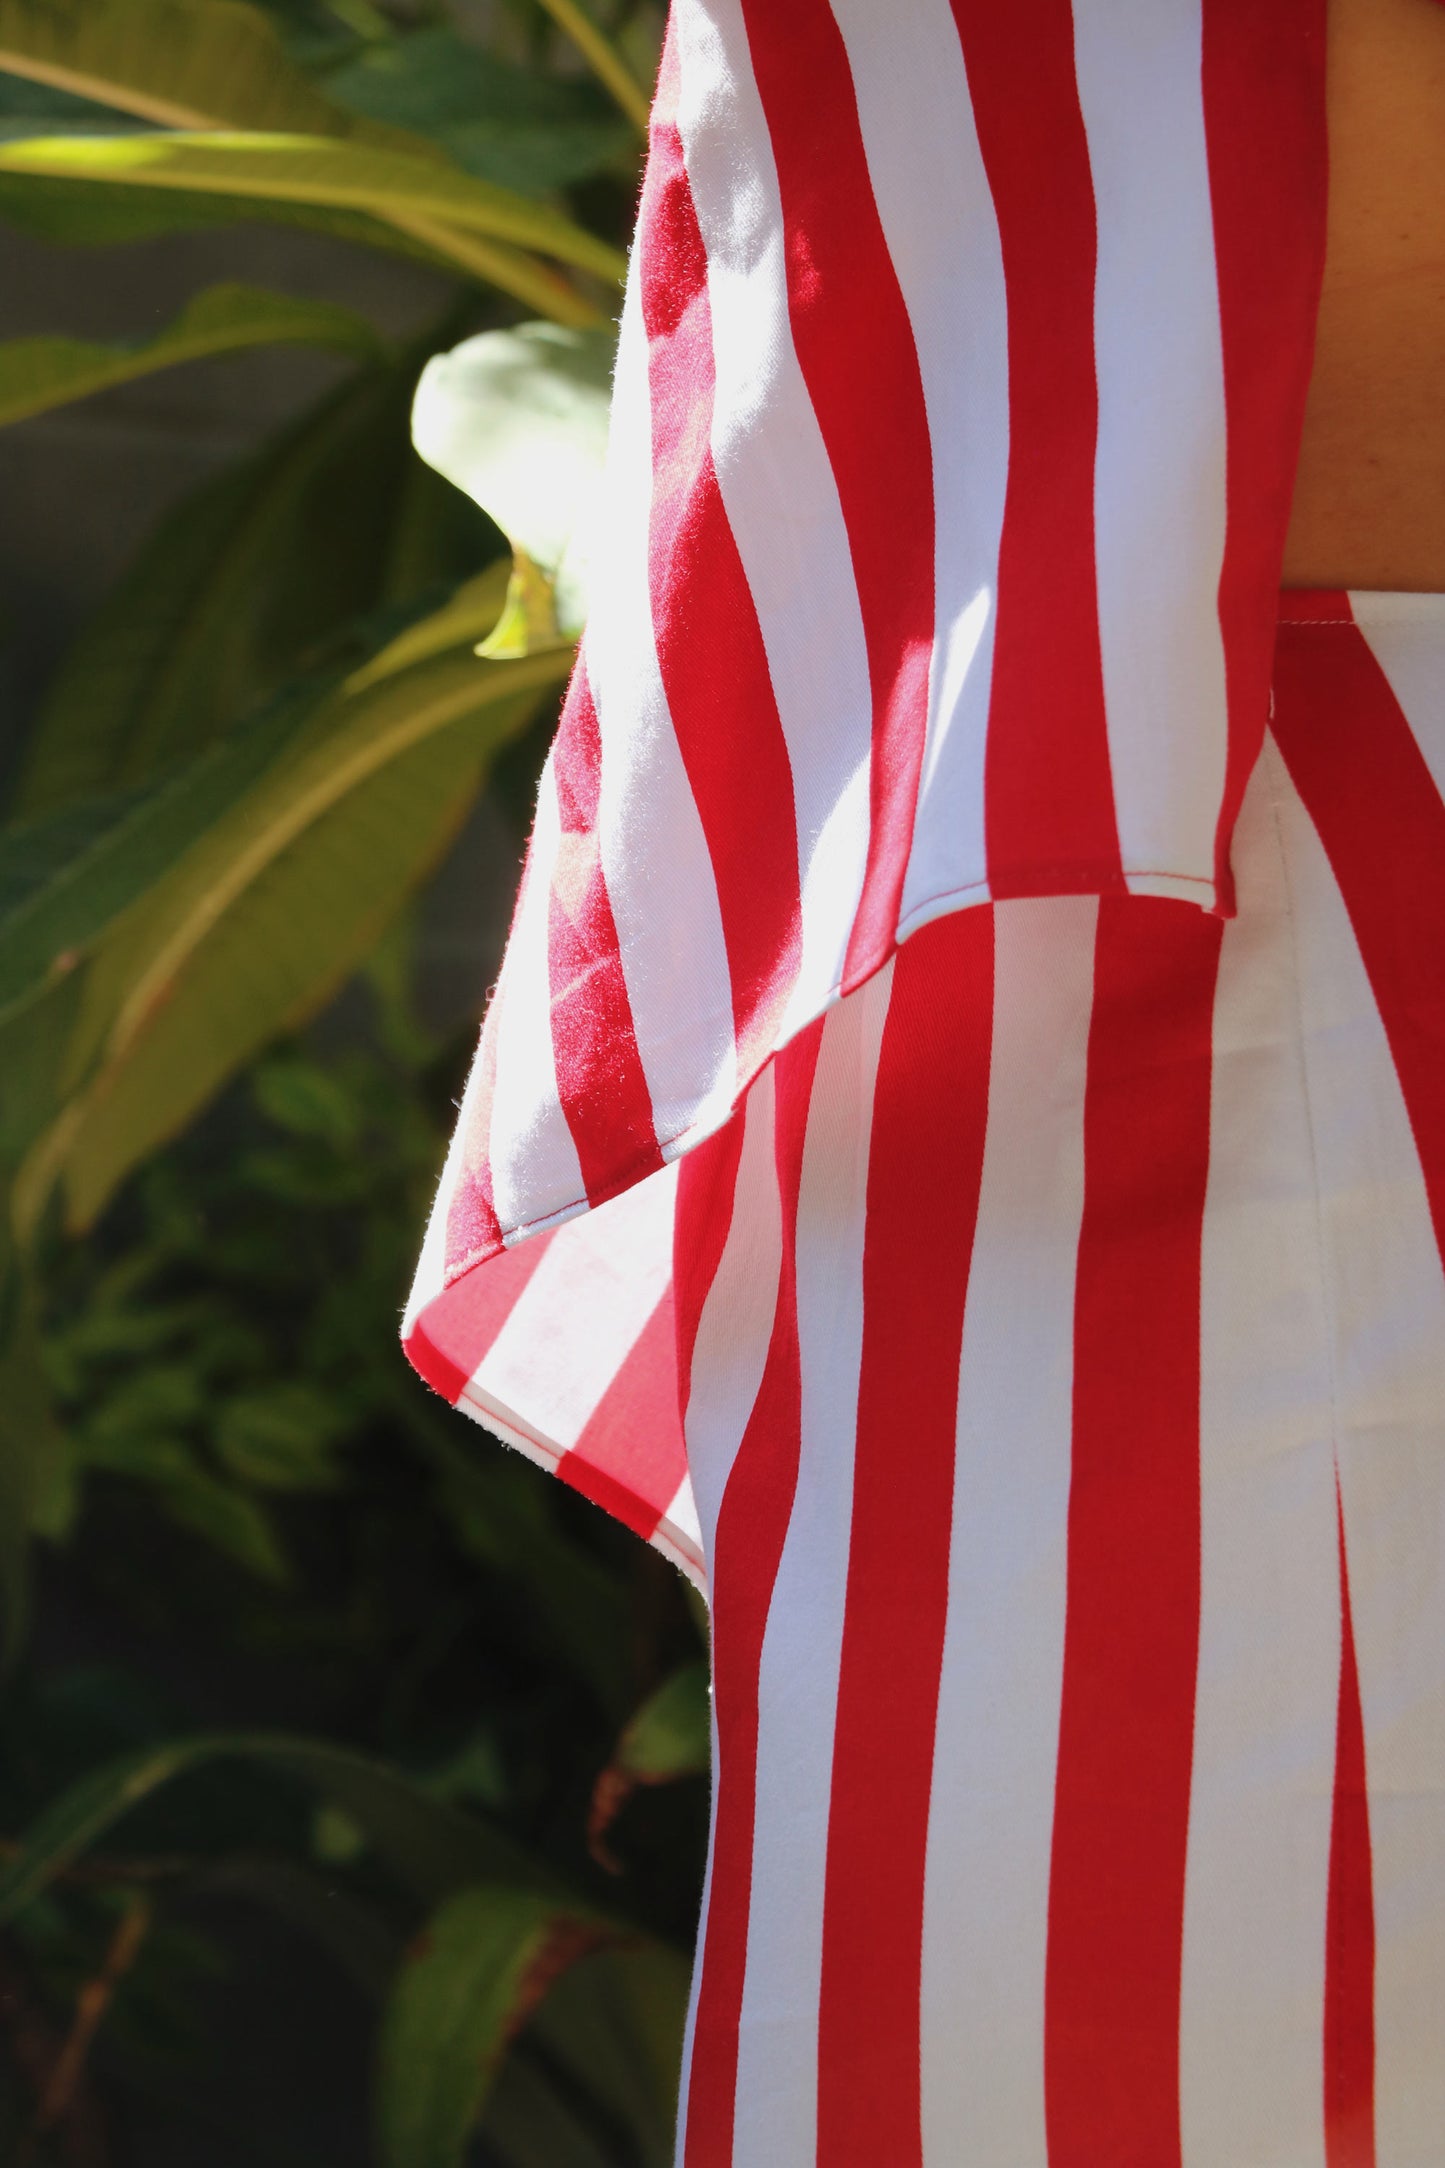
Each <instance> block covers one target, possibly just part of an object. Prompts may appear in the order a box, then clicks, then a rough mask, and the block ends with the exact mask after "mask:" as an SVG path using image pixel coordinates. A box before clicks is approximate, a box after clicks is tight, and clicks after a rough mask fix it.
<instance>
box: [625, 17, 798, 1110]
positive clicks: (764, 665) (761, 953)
mask: <svg viewBox="0 0 1445 2168" xmlns="http://www.w3.org/2000/svg"><path fill="white" fill-rule="evenodd" d="M676 78H677V67H676V60H675V55H674V52H673V46H672V40H671V38H669V40H668V45H667V48H666V50H665V51H664V54H663V65H662V81H661V84H660V86H659V91H658V102H657V105H656V106H655V107H654V110H653V120H652V147H651V152H650V155H649V157H648V162H647V179H646V183H645V185H644V187H643V191H642V209H641V214H640V217H639V222H638V261H639V263H640V265H641V287H642V315H643V321H644V323H645V325H646V327H647V339H648V383H649V388H650V392H651V400H652V465H653V475H652V515H651V529H650V537H649V573H650V583H651V593H652V620H653V631H654V636H655V639H656V643H657V660H658V667H659V669H660V671H661V674H662V683H663V689H664V691H665V693H666V695H667V704H668V708H669V711H670V713H671V716H672V725H673V729H674V731H675V733H676V736H677V743H678V748H679V750H680V752H681V755H682V760H683V765H684V767H685V768H686V770H687V779H688V782H689V784H690V785H691V787H692V794H693V797H694V798H695V800H696V801H697V809H698V814H699V817H700V819H701V822H702V828H703V833H704V835H705V836H706V838H707V841H708V846H709V849H710V851H711V853H712V862H713V873H714V877H715V879H716V881H717V891H718V905H719V908H720V910H721V913H722V927H723V938H724V940H725V942H726V945H727V954H728V964H729V967H730V971H731V976H732V991H733V1020H734V1029H735V1031H736V1034H737V1042H738V1049H739V1054H740V1058H741V1062H742V1067H743V1069H744V1072H745V1073H746V1072H747V1071H749V1070H750V1069H753V1068H755V1067H756V1066H757V1064H758V1062H759V1061H761V1060H762V1059H763V1058H764V1056H765V1055H766V1054H768V1053H770V1052H771V1051H772V1047H773V1044H774V1041H775V1038H776V1027H777V1022H778V1018H779V1016H780V1014H781V1010H782V1007H783V1005H784V1003H785V1002H786V1000H787V996H788V993H789V991H790V989H791V986H792V982H793V979H794V977H795V976H796V973H797V961H798V948H799V939H800V916H801V901H802V899H801V889H800V883H799V876H798V843H797V831H796V826H795V821H794V813H793V775H792V768H791V766H790V764H789V760H788V749H787V743H786V740H785V739H784V737H783V730H782V724H781V722H780V721H779V718H778V710H777V703H776V702H775V700H774V698H773V688H772V680H771V678H770V676H769V674H768V659H767V655H766V653H765V651H764V648H763V636H762V631H761V628H760V626H759V624H758V614H757V611H756V609H755V607H754V605H753V598H752V592H751V590H750V589H749V587H748V583H747V578H746V576H745V574H744V572H743V566H742V559H741V558H740V557H739V555H738V550H737V544H736V542H735V541H734V539H733V533H732V528H731V527H730V526H729V524H728V517H727V513H726V511H725V509H724V507H723V501H722V493H721V491H720V490H719V488H718V481H717V474H716V472H715V470H714V467H713V456H712V446H711V442H710V436H711V430H712V413H713V391H714V381H713V358H712V314H711V310H710V308H709V305H708V295H707V256H706V253H705V251H704V248H703V240H702V233H701V231H700V229H699V227H698V222H697V213H696V210H695V208H694V206H693V200H692V191H691V188H690V187H689V185H688V179H687V172H686V168H685V167H684V164H683V152H682V139H681V137H680V136H679V134H678V131H677V128H676V125H675V124H674V121H673V118H672V115H673V112H674V110H675V106H676ZM663 907H664V908H665V907H666V906H665V904H664V906H663Z"/></svg>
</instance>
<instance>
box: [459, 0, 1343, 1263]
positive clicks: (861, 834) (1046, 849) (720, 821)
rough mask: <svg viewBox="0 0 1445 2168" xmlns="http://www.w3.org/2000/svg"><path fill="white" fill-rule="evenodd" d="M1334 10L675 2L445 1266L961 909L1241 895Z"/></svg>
mask: <svg viewBox="0 0 1445 2168" xmlns="http://www.w3.org/2000/svg"><path fill="white" fill-rule="evenodd" d="M1322 26H1323V0H1271V5H1270V6H1269V7H1268V8H1261V7H1259V6H1257V5H1256V4H1254V0H1076V4H1075V5H1074V6H1073V7H1072V9H1071V7H1070V5H1069V4H1068V0H1016V4H1012V5H1010V6H1009V7H1007V8H1001V7H998V6H995V5H991V4H983V0H951V4H950V0H902V4H901V5H897V6H890V7H887V8H881V7H879V6H877V5H876V4H875V0H831V4H830V0H676V5H675V6H674V8H673V11H672V17H671V22H670V26H669V31H668V40H667V46H666V50H665V53H664V58H663V70H662V80H661V83H660V86H659V91H658V98H657V105H656V109H655V117H654V124H653V132H652V147H651V154H650V158H649V162H648V170H647V179H646V185H645V187H644V190H643V198H642V208H641V215H640V219H639V225H638V233H637V241H636V247H635V250H634V254H633V260H632V267H631V277H630V282H629V286H628V292H627V298H626V306H625V309H624V314H623V320H622V331H621V343H620V348H619V354H618V361H617V377H616V387H615V397H614V404H613V416H612V432H611V444H610V453H609V462H608V473H607V480H606V485H605V491H604V497H605V505H606V514H605V520H604V524H603V530H602V532H603V536H604V540H603V543H602V546H600V547H599V549H598V550H597V551H596V552H595V556H596V558H597V560H598V561H599V565H600V570H599V574H598V578H597V581H596V584H595V586H594V593H593V598H592V612H591V618H590V622H589V625H588V629H587V633H586V638H585V641H584V647H583V653H582V656H581V658H580V660H579V664H578V668H577V672H576V676H575V679H574V682H573V684H572V687H571V690H570V693H569V696H568V700H567V705H566V710H565V713H564V717H563V721H562V726H561V730H560V733H559V736H558V739H557V743H556V745H555V747H554V749H553V753H552V756H551V759H550V760H549V763H548V766H547V770H546V773H545V775H544V777H543V780H542V787H541V794H540V799H539V803H538V809H537V822H536V830H535V833H534V836H533V839H532V845H531V850H530V855H529V860H528V866H527V872H526V878H525V881H524V884H523V888H522V893H521V897H520V899H519V903H518V907H517V916H516V920H515V925H514V929H513V934H512V941H511V947H510V950H509V953H508V956H507V960H506V963H505V966H504V969H503V973H502V978H501V982H500V986H499V990H498V994H497V998H496V1000H495V1001H494V1003H493V1005H492V1008H491V1012H490V1014H489V1017H488V1020H487V1026H486V1034H485V1040H484V1045H483V1050H482V1055H481V1058H480V1060H479V1063H478V1066H477V1071H476V1076H475V1080H474V1086H473V1089H472V1090H471V1091H470V1092H469V1094H468V1096H467V1101H466V1104H465V1107H464V1110H463V1116H462V1124H461V1129H460V1132H459V1137H458V1146H457V1152H456V1155H455V1157H454V1160H453V1162H452V1164H451V1166H450V1167H449V1169H448V1173H447V1182H446V1196H445V1211H446V1215H447V1225H446V1227H445V1229H444V1231H443V1233H442V1234H441V1235H440V1236H439V1237H438V1240H437V1243H436V1245H435V1251H434V1254H433V1255H431V1256H430V1257H429V1260H428V1269H429V1272H430V1274H431V1278H430V1280H429V1281H428V1283H427V1284H428V1287H429V1288H430V1289H433V1290H434V1289H435V1287H436V1286H439V1285H440V1284H441V1283H442V1282H443V1281H445V1280H452V1279H456V1278H457V1277H459V1276H461V1275H462V1274H464V1273H466V1272H467V1271H469V1270H470V1269H471V1267H472V1266H473V1265H475V1264H477V1263H479V1262H482V1261H484V1260H485V1259H486V1258H488V1257H489V1256H491V1255H493V1254H495V1252H496V1251H497V1250H499V1249H500V1248H502V1247H503V1246H504V1245H506V1244H510V1243H511V1242H513V1241H515V1240H517V1239H520V1238H521V1237H523V1236H525V1235H528V1234H530V1233H532V1232H534V1231H536V1230H537V1229H539V1228H545V1227H548V1226H552V1225H555V1224H557V1223H559V1222H560V1221H562V1220H564V1219H566V1218H568V1217H570V1216H572V1215H573V1214H575V1213H577V1212H580V1211H582V1210H584V1209H585V1208H586V1207H587V1206H588V1205H589V1204H591V1205H596V1204H599V1203H601V1202H602V1201H604V1200H605V1199H606V1198H609V1197H611V1196H614V1195H616V1194H618V1193H619V1192H620V1191H622V1190H624V1189H626V1188H627V1187H629V1186H630V1185H631V1184H632V1183H634V1182H636V1181H637V1180H638V1179H639V1178H641V1177H642V1176H644V1175H646V1174H648V1173H650V1172H652V1171H653V1170H654V1169H655V1168H657V1167H658V1166H661V1165H663V1164H664V1163H666V1162H668V1161H670V1160H673V1159H675V1158H676V1157H677V1156H678V1155H679V1154H680V1153H682V1152H684V1151H685V1150H686V1149H687V1148H688V1147H689V1146H690V1145H691V1144H693V1143H695V1142H696V1141H697V1140H698V1139H699V1138H701V1137H703V1136H705V1135H708V1134H710V1133H711V1132H712V1131H713V1130H715V1129H717V1128H718V1127H719V1126H720V1125H721V1124H722V1123H723V1122H724V1121H726V1120H727V1119H728V1118H729V1116H730V1114H731V1112H732V1110H733V1108H734V1107H735V1106H736V1104H737V1103H738V1101H739V1098H740V1096H741V1094H742V1092H743V1091H744V1090H745V1089H746V1087H747V1085H748V1083H749V1082H750V1081H751V1079H752V1078H753V1077H754V1076H755V1075H756V1074H757V1072H758V1071H759V1069H760V1068H761V1067H762V1066H763V1064H764V1063H765V1062H766V1061H767V1060H768V1058H769V1057H770V1056H771V1054H772V1053H773V1052H774V1051H775V1050H776V1048H777V1047H778V1046H780V1045H783V1044H785V1043H786V1042H787V1041H788V1040H789V1039H790V1038H792V1037H793V1036H794V1035H795V1034H796V1033H797V1032H798V1031H800V1030H801V1029H802V1028H803V1027H804V1026H805V1025H806V1024H807V1023H808V1022H809V1021H810V1020H812V1019H813V1018H815V1017H817V1016H818V1015H820V1014H821V1013H822V1012H823V1010H824V1009H826V1008H827V1007H828V1005H829V1004H830V1003H831V1002H832V1001H834V1000H836V999H837V998H838V996H839V994H840V993H841V992H846V991H848V990H849V989H851V988H852V987H854V986H858V985H861V984H862V982H863V981H864V980H865V979H866V978H867V977H868V975H869V974H870V973H871V972H873V971H875V970H877V969H878V968H879V967H880V966H881V965H882V964H883V963H885V962H886V961H887V958H888V956H889V955H890V954H891V953H892V950H893V948H894V946H895V944H896V942H897V941H898V940H899V939H900V938H902V937H904V936H906V935H907V934H908V933H910V932H912V931H913V930H915V929H916V928H917V927H919V926H921V925H923V924H925V923H926V922H927V921H928V920H929V919H931V918H935V917H938V916H939V915H940V914H942V913H944V912H947V911H950V910H953V909H956V908H958V907H960V906H962V905H966V904H970V903H980V902H986V901H987V900H988V899H989V898H991V897H993V898H997V897H1002V896H1017V895H1052V894H1060V893H1074V892H1078V891H1081V890H1086V891H1092V892H1096V893H1100V894H1105V893H1131V894H1139V895H1165V896H1184V897H1192V898H1194V899H1195V900H1197V901H1198V902H1200V903H1202V904H1203V905H1205V906H1206V907H1214V906H1216V905H1218V906H1219V907H1222V908H1224V909H1226V910H1227V909H1228V908H1229V905H1230V880H1229V862H1228V844H1229V836H1230V831H1231V829H1232V826H1233V821H1234V815H1235V812H1236V810H1237V808H1238V804H1239V800H1240V795H1241V793H1242V791H1243V787H1244V782H1245V779H1246V777H1247V776H1248V774H1249V771H1250V768H1251V767H1252V765H1253V762H1254V759H1255V757H1256V755H1257V753H1258V751H1259V745H1260V739H1261V735H1262V732H1263V728H1264V718H1265V706H1266V697H1267V685H1268V673H1269V655H1270V648H1271V642H1272V638H1273V619H1274V591H1275V587H1276V584H1277V580H1278V571H1279V563H1280V557H1281V553H1282V550H1283V541H1284V527H1285V519H1286V514H1287V510H1288V503H1289V496H1290V488H1291V482H1292V476H1293V466H1294V459H1295V451H1296V446H1297V442H1298V435H1299V427H1300V418H1301V414H1302V411H1303V400H1304V392H1305V386H1306V382H1307V378H1308V371H1309V362H1310V351H1311V344H1312V338H1313V328H1314V312H1315V307H1316V301H1317V292H1318V285H1319V278H1320V270H1321V264H1322V257H1323V236H1324V154H1325V134H1324V100H1323V36H1322Z"/></svg>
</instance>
